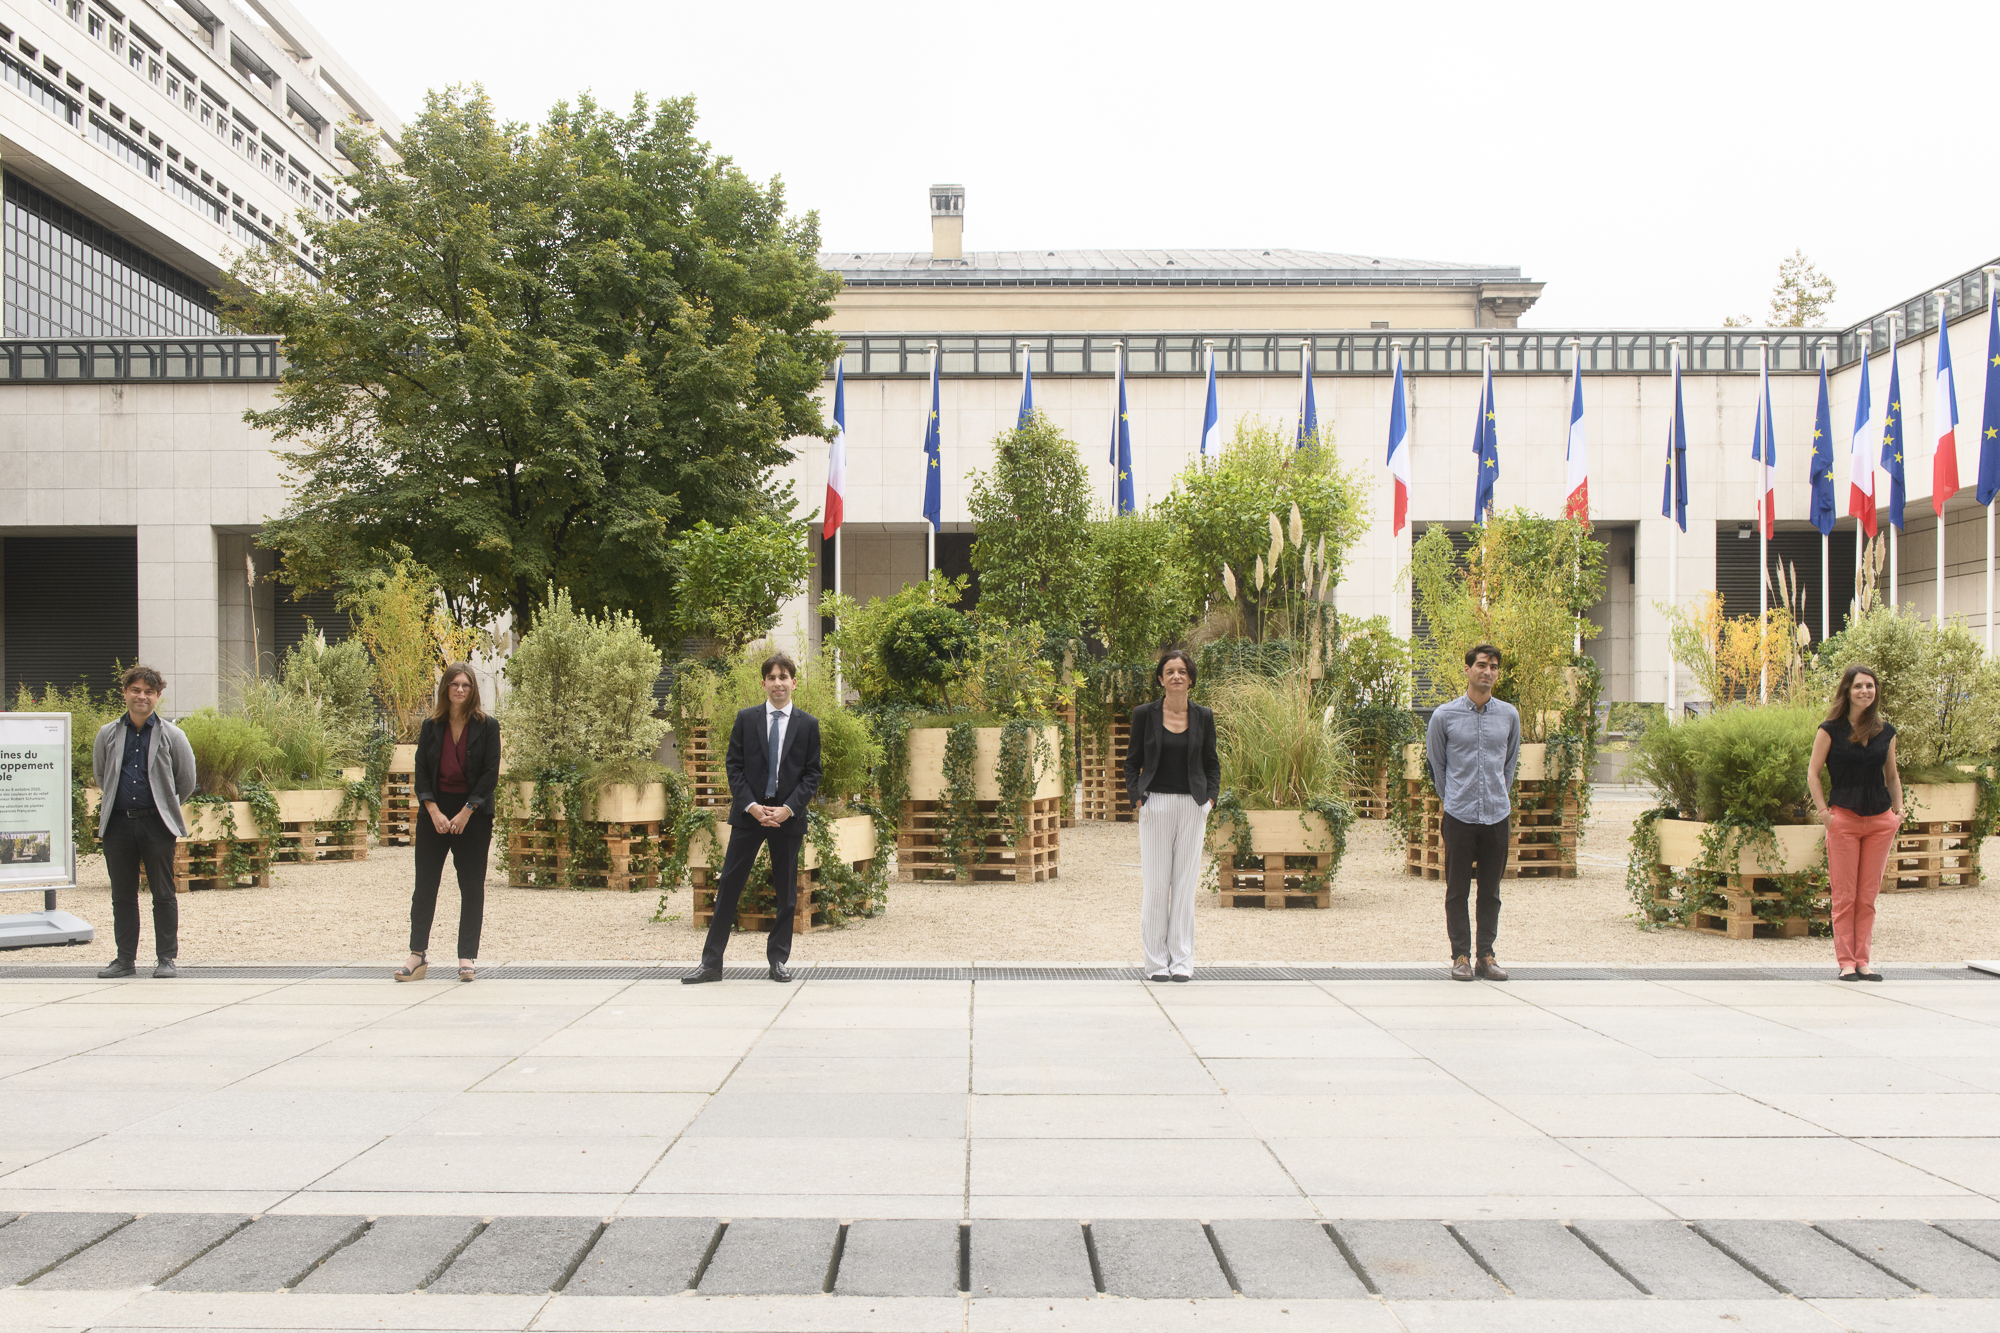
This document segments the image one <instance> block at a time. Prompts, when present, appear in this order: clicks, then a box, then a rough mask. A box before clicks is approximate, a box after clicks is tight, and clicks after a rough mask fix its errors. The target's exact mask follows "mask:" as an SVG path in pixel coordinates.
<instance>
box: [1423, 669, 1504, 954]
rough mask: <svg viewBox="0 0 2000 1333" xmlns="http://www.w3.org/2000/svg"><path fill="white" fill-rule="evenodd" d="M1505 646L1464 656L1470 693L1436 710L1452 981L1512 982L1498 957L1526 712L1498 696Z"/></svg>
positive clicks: (1430, 748) (1430, 755) (1431, 736)
mask: <svg viewBox="0 0 2000 1333" xmlns="http://www.w3.org/2000/svg"><path fill="white" fill-rule="evenodd" d="M1499 680H1500V650H1499V649H1498V648H1495V647H1494V646H1493V645H1492V644H1490V643H1482V644H1479V645H1478V646H1476V647H1474V648H1472V649H1470V650H1468V651H1467V653H1466V654H1465V693H1464V694H1462V695H1460V696H1459V697H1458V698H1456V699H1453V700H1452V701H1451V702H1450V703H1448V704H1446V705H1444V706H1443V707H1442V708H1440V709H1438V710H1437V711H1436V712H1435V713H1432V714H1431V724H1430V729H1429V730H1428V731H1427V732H1426V733H1425V736H1424V756H1425V758H1426V760H1427V761H1428V762H1429V763H1430V766H1431V781H1432V782H1433V783H1435V784H1436V786H1437V792H1438V798H1439V801H1440V802H1441V804H1442V805H1443V807H1444V818H1443V830H1442V834H1443V842H1444V927H1445V933H1446V934H1447V935H1449V936H1450V937H1451V979H1452V980H1453V981H1471V980H1472V979H1473V977H1474V976H1475V975H1476V976H1479V977H1483V978H1485V979H1486V980H1488V981H1505V980H1506V979H1507V974H1506V973H1505V972H1504V971H1502V970H1501V968H1500V964H1499V963H1498V962H1496V961H1495V960H1494V957H1493V939H1494V936H1496V935H1498V934H1499V933H1500V877H1501V876H1502V875H1504V874H1506V873H1507V841H1508V835H1509V833H1510V831H1511V823H1512V821H1511V816H1512V814H1513V808H1514V796H1513V792H1514V770H1515V769H1516V768H1518V767H1519V766H1520V763H1521V714H1520V713H1519V712H1518V711H1517V710H1516V709H1515V707H1514V705H1512V704H1510V703H1506V702H1503V701H1502V700H1499V699H1495V698H1494V697H1493V687H1494V686H1495V685H1496V684H1498V683H1499ZM1475 871H1476V872H1477V874H1478V876H1479V910H1478V915H1479V952H1478V955H1477V957H1478V959H1479V961H1478V964H1477V966H1476V967H1475V965H1474V963H1473V956H1474V955H1473V939H1472V924H1471V922H1470V921H1468V920H1467V914H1466V899H1467V898H1468V897H1469V896H1470V893H1471V887H1472V877H1473V875H1474V873H1475Z"/></svg>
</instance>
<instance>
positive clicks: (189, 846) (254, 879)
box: [174, 801, 277, 893]
mask: <svg viewBox="0 0 2000 1333" xmlns="http://www.w3.org/2000/svg"><path fill="white" fill-rule="evenodd" d="M229 813H230V817H231V818H233V819H234V820H235V822H236V845H237V848H238V849H239V851H240V852H241V853H242V854H244V855H247V856H249V857H250V859H251V865H252V869H251V870H250V872H248V873H245V874H240V875H226V874H224V873H223V866H224V865H225V864H226V863H227V861H228V857H229V842H228V840H227V839H226V838H225V837H224V836H223V835H224V833H225V832H226V829H225V826H224V822H223V818H222V814H221V812H220V811H218V810H217V809H216V808H215V807H214V806H193V805H184V806H182V807H181V821H182V822H183V823H184V824H185V825H186V826H187V831H188V836H187V837H185V838H176V839H174V890H175V892H177V893H188V892H199V891H202V890H206V889H264V888H269V887H270V885H271V863H272V861H273V860H274V859H275V858H276V855H277V840H276V839H275V838H272V837H269V836H267V835H266V834H265V833H264V831H263V829H262V828H260V827H259V826H258V823H257V816H256V815H255V814H254V813H253V812H252V811H251V809H250V803H249V802H248V801H232V802H230V804H229Z"/></svg>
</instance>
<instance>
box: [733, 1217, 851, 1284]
mask: <svg viewBox="0 0 2000 1333" xmlns="http://www.w3.org/2000/svg"><path fill="white" fill-rule="evenodd" d="M839 1235H840V1223H838V1222H836V1221H834V1220H833V1219H831V1218H821V1217H753V1218H751V1219H750V1220H748V1221H746V1222H731V1223H730V1224H729V1227H728V1229H727V1230H725V1231H724V1232H723V1233H722V1243H721V1244H720V1245H717V1246H716V1247H715V1257H714V1258H713V1259H711V1260H709V1261H708V1271H707V1272H706V1273H703V1274H702V1275H701V1290H702V1294H703V1295H704V1296H809V1295H812V1294H813V1293H815V1292H821V1291H825V1290H826V1270H827V1269H828V1268H830V1267H832V1266H833V1242H834V1240H835V1239H836V1238H837V1237H838V1236H839Z"/></svg>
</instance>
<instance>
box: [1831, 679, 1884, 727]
mask: <svg viewBox="0 0 2000 1333" xmlns="http://www.w3.org/2000/svg"><path fill="white" fill-rule="evenodd" d="M1856 676H1866V677H1868V679H1869V680H1870V681H1873V682H1874V685H1875V702H1874V703H1871V704H1869V705H1868V707H1867V709H1866V710H1864V711H1863V712H1862V714H1861V720H1860V721H1859V722H1857V723H1855V724H1854V730H1853V731H1851V732H1849V733H1848V739H1850V740H1852V741H1853V742H1854V743H1855V744H1856V745H1866V744H1868V742H1869V741H1872V740H1874V739H1875V733H1876V732H1878V731H1880V730H1882V678H1881V677H1880V676H1878V675H1876V674H1875V668H1874V667H1871V666H1863V665H1861V663H1859V662H1856V663H1855V664H1854V665H1853V666H1851V667H1849V668H1847V670H1845V671H1843V672H1841V673H1840V684H1838V685H1836V686H1835V687H1834V690H1833V702H1832V703H1831V704H1830V705H1828V706H1827V710H1826V720H1827V721H1829V722H1832V721H1834V720H1835V719H1838V718H1845V717H1847V716H1848V714H1850V713H1852V712H1853V711H1854V706H1853V703H1852V702H1851V700H1850V699H1849V697H1848V696H1849V695H1851V694H1852V693H1853V691H1854V678H1855V677H1856Z"/></svg>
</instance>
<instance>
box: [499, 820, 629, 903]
mask: <svg viewBox="0 0 2000 1333" xmlns="http://www.w3.org/2000/svg"><path fill="white" fill-rule="evenodd" d="M664 828H665V825H664V823H663V821H661V820H657V819H647V820H626V821H612V820H585V821H584V822H583V824H582V827H581V829H580V830H579V831H580V832H581V834H582V836H581V838H580V839H579V841H580V842H582V843H583V844H584V846H585V847H586V848H587V849H588V850H587V851H586V852H585V853H584V854H583V859H581V860H579V859H577V855H576V853H573V852H572V851H571V850H570V836H569V830H570V824H569V823H568V821H566V820H561V819H517V820H516V821H514V826H513V831H512V832H511V833H510V834H509V835H508V839H507V885H508V887H509V888H515V889H553V888H558V887H560V888H573V889H618V890H625V891H628V892H629V891H631V890H635V889H656V888H658V887H659V886H660V860H661V858H662V856H663V855H664V848H665V843H666V838H667V835H666V834H665V833H664V832H663V830H664ZM600 839H601V840H602V843H603V850H602V851H601V852H599V851H598V850H597V844H598V842H599V840H600Z"/></svg>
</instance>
